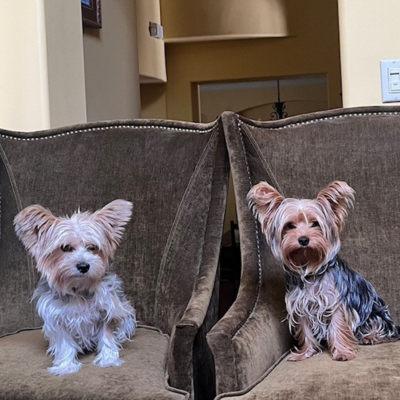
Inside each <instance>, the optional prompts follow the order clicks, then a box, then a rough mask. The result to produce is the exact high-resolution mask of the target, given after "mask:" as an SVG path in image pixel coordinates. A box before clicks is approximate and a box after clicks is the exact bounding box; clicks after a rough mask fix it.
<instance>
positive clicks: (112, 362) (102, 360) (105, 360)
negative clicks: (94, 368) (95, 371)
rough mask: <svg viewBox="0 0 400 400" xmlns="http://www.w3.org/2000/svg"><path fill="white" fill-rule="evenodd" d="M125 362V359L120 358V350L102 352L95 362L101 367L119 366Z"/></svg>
mask: <svg viewBox="0 0 400 400" xmlns="http://www.w3.org/2000/svg"><path fill="white" fill-rule="evenodd" d="M123 363H124V360H121V359H120V358H119V354H118V352H108V353H107V354H104V353H100V354H99V355H98V356H97V357H96V358H95V359H94V360H93V364H94V365H98V366H99V367H103V368H106V367H119V366H121V365H122V364H123Z"/></svg>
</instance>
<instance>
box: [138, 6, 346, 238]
mask: <svg viewBox="0 0 400 400" xmlns="http://www.w3.org/2000/svg"><path fill="white" fill-rule="evenodd" d="M284 1H285V5H286V9H287V17H288V29H289V36H288V37H286V38H270V39H248V40H231V41H219V42H202V43H201V42H196V43H185V44H177V43H167V44H166V58H167V83H166V84H165V85H157V86H153V85H142V88H141V93H142V117H146V118H168V119H177V120H186V121H191V120H193V118H194V115H195V114H196V113H195V112H193V111H194V110H193V102H192V95H193V93H196V92H195V87H194V85H193V84H194V83H200V82H218V81H230V80H249V79H262V78H271V77H286V76H297V75H318V74H322V75H326V76H327V78H328V107H329V108H338V107H341V106H342V103H341V96H340V93H341V76H340V55H339V31H338V10H337V1H336V0H323V1H315V0H301V1H300V0H284ZM230 220H236V212H235V204H234V198H233V189H232V186H231V187H230V194H229V199H228V210H227V218H226V224H225V230H228V229H229V221H230Z"/></svg>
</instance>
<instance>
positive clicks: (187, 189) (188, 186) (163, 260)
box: [153, 125, 219, 316]
mask: <svg viewBox="0 0 400 400" xmlns="http://www.w3.org/2000/svg"><path fill="white" fill-rule="evenodd" d="M215 128H217V129H216V130H215V132H214V133H213V134H212V135H211V136H210V139H209V140H208V142H207V144H206V146H205V148H204V150H203V152H202V154H201V155H200V158H199V160H198V162H197V164H196V167H195V169H194V171H193V173H192V176H191V177H190V180H189V182H188V184H187V186H186V189H185V191H184V193H183V195H182V198H181V201H180V203H179V206H178V209H177V211H176V215H175V218H174V222H173V223H172V226H171V230H170V233H169V235H168V239H167V242H166V244H165V247H164V252H163V257H162V259H161V263H160V271H159V273H158V276H157V283H156V288H158V287H159V285H160V282H159V277H160V276H161V275H162V274H161V273H160V272H161V270H162V269H163V268H164V267H165V263H166V260H167V256H168V253H169V250H170V247H171V245H172V238H173V236H174V233H175V231H176V227H177V223H178V220H179V218H180V216H181V214H182V207H183V203H184V200H185V198H186V196H187V194H188V193H189V191H190V189H191V188H192V186H193V183H194V181H195V178H196V177H197V175H198V173H199V170H200V166H201V165H202V162H203V160H204V159H205V158H206V156H207V154H208V153H209V151H210V147H211V144H212V143H213V142H214V140H215V138H217V137H218V134H219V128H218V125H215V126H214V129H215ZM198 273H199V271H197V274H198ZM156 292H157V290H156ZM157 310H158V300H157V298H156V299H155V306H154V314H153V316H156V313H157Z"/></svg>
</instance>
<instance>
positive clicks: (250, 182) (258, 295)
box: [232, 120, 262, 339]
mask: <svg viewBox="0 0 400 400" xmlns="http://www.w3.org/2000/svg"><path fill="white" fill-rule="evenodd" d="M241 122H242V121H241V120H238V127H239V135H240V140H241V143H242V149H243V155H244V158H245V161H246V169H247V174H248V178H249V186H250V189H251V187H252V185H253V184H252V181H251V175H250V167H249V163H248V160H247V157H246V148H245V145H244V139H243V131H242V126H241ZM253 220H254V227H255V237H256V244H257V264H258V282H257V289H256V290H257V295H256V298H255V300H254V302H253V305H252V307H251V310H250V311H249V312H248V314H247V316H246V318H244V319H243V320H242V321H241V322H240V323H239V324H238V326H237V327H236V329H235V331H234V332H233V335H232V339H233V338H234V337H235V336H236V335H237V333H238V332H239V331H240V330H241V329H242V328H243V327H244V326H245V325H246V324H247V322H248V320H249V318H250V316H251V314H253V312H254V310H255V308H256V305H257V303H258V300H259V298H260V289H261V281H262V268H261V251H260V237H259V233H258V226H257V221H256V219H255V218H253Z"/></svg>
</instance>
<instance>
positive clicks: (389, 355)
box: [221, 342, 400, 400]
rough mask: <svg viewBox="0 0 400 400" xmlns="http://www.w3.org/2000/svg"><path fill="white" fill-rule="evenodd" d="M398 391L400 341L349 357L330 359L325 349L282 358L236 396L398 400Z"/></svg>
mask: <svg viewBox="0 0 400 400" xmlns="http://www.w3.org/2000/svg"><path fill="white" fill-rule="evenodd" d="M399 393H400V342H395V343H387V344H380V345H375V346H360V348H359V351H358V353H357V357H356V358H355V359H354V360H352V361H345V362H340V361H333V360H332V358H331V356H330V355H329V354H328V353H327V352H324V353H322V354H320V355H317V356H314V357H311V358H310V359H307V360H305V361H301V362H287V361H286V358H285V359H283V361H281V362H280V363H279V364H278V365H277V366H276V367H275V368H274V369H273V370H272V371H271V372H270V373H269V374H267V375H266V376H265V377H264V379H262V380H261V381H260V382H259V383H258V384H257V385H256V386H254V387H253V388H252V389H251V390H249V391H247V393H245V394H243V395H241V396H237V395H234V396H233V397H231V396H224V395H223V396H221V398H225V397H229V399H237V400H239V399H240V400H260V399H262V400H272V399H274V400H278V399H279V400H289V399H290V400H296V399H299V400H300V399H301V400H304V399H307V400H310V399H324V400H347V399H352V400H353V399H363V400H376V399H379V400H395V399H396V400H397V399H399V398H400V397H399Z"/></svg>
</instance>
